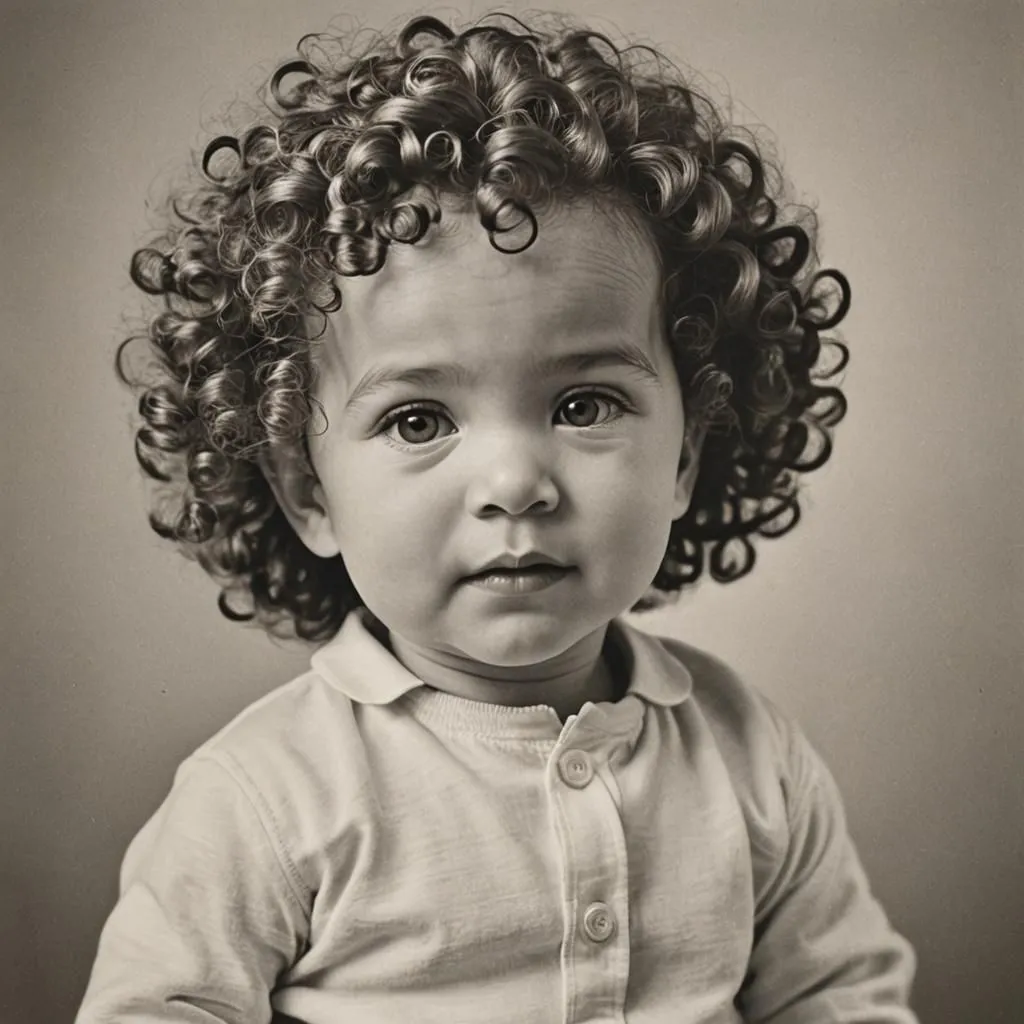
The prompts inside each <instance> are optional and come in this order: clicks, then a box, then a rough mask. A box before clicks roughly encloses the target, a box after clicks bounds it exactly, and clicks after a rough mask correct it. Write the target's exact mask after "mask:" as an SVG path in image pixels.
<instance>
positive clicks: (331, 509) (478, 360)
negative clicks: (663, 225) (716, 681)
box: [302, 207, 693, 666]
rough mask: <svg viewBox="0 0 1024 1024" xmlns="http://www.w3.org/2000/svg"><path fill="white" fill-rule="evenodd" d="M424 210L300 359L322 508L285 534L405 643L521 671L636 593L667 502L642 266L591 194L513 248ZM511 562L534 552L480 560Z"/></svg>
mask: <svg viewBox="0 0 1024 1024" xmlns="http://www.w3.org/2000/svg"><path fill="white" fill-rule="evenodd" d="M444 225H445V231H444V232H443V233H432V234H431V235H430V236H428V239H427V240H425V241H424V242H423V243H420V244H417V245H415V246H404V245H393V246H392V247H391V249H390V250H389V254H388V260H387V263H386V265H385V266H384V268H383V269H382V270H381V271H380V272H379V273H377V274H374V275H370V276H367V277H361V278H344V279H342V281H341V289H342V296H343V303H342V308H341V310H340V311H339V312H338V313H336V314H334V315H333V316H332V317H331V321H330V324H329V328H328V332H327V334H326V336H325V338H324V342H323V345H324V347H323V350H322V351H321V352H320V355H319V357H318V358H319V374H320V375H319V381H318V384H317V388H316V397H317V398H318V399H319V401H320V402H321V403H322V405H323V409H324V412H325V413H326V417H327V420H328V423H329V426H328V428H327V430H326V432H324V433H321V434H316V433H313V434H311V436H310V439H309V444H310V451H311V457H312V461H313V466H314V469H315V470H316V473H317V475H318V477H319V485H318V487H317V488H316V490H315V492H314V493H315V503H316V505H317V507H318V509H319V510H321V511H314V514H313V517H312V520H311V521H309V522H308V524H307V526H306V528H305V529H304V530H303V531H302V532H303V536H304V539H306V541H307V543H308V544H309V545H310V547H312V548H313V549H314V550H315V551H317V553H318V554H321V555H324V556H329V555H333V554H334V553H336V552H338V551H340V553H341V554H342V556H343V558H344V561H345V565H346V567H347V569H348V572H349V574H350V575H351V577H352V581H353V582H354V584H355V586H356V589H357V590H358V591H359V594H360V595H361V597H362V598H363V600H364V601H365V603H366V605H367V607H368V608H369V609H370V610H371V611H372V612H373V613H374V614H375V615H376V616H377V617H378V618H379V619H380V620H381V621H382V622H384V624H385V625H386V626H387V627H388V628H389V629H391V630H392V631H393V632H396V633H398V634H399V635H400V636H401V637H403V638H404V639H406V640H407V641H409V642H410V643H414V644H417V645H420V646H421V647H426V648H428V649H433V650H436V651H445V652H450V653H456V654H458V655H461V656H463V657H466V658H468V659H471V661H475V662H478V663H483V664H486V665H492V666H524V665H532V664H536V663H538V662H540V661H544V660H547V659H550V658H553V657H557V656H558V655H559V654H562V653H563V652H565V651H567V650H568V649H569V648H570V647H572V646H573V645H574V644H576V643H578V642H579V641H581V640H582V639H583V638H585V637H586V636H588V635H590V634H591V633H593V632H594V631H595V630H599V629H603V628H604V626H605V625H606V624H607V623H608V621H609V620H610V619H612V618H613V617H614V616H616V615H618V614H620V613H621V612H623V611H625V610H626V609H627V608H629V607H630V605H632V604H633V603H634V602H635V601H636V600H637V599H638V598H639V597H640V596H641V595H642V594H643V593H644V592H645V591H646V589H647V587H648V585H649V584H650V582H651V579H652V578H653V576H654V574H655V573H656V571H657V569H658V566H659V564H660V562H661V559H662V557H663V555H664V552H665V547H666V544H667V541H668V533H669V528H670V524H671V522H672V520H673V519H675V518H677V517H678V516H680V515H681V514H682V513H683V512H684V511H685V509H686V505H687V501H688V498H689V488H690V484H691V483H692V479H691V478H692V476H693V473H692V471H690V472H688V473H686V474H684V476H683V477H680V476H679V475H678V474H677V469H678V466H679V461H680V456H681V453H682V450H683V444H684V423H683V409H682V402H681V396H680V390H679V383H678V380H677V377H676V373H675V370H674V368H673V366H672V361H671V356H670V353H669V351H668V347H667V345H666V342H665V340H664V338H663V335H662V331H661V327H660V315H659V310H658V305H657V294H658V290H659V287H660V278H659V272H658V267H657V263H656V259H655V256H654V253H653V249H652V248H651V247H650V243H648V242H647V241H646V240H644V239H643V238H642V237H641V236H640V235H639V233H638V232H636V231H635V230H634V229H632V228H628V227H624V225H623V224H622V223H621V221H620V220H619V219H615V220H613V219H610V218H609V217H608V216H607V215H606V214H604V213H601V212H598V211H596V210H594V209H592V208H583V207H580V208H565V207H562V208H560V209H558V210H556V211H555V212H553V213H552V214H551V215H549V216H547V217H543V218H540V234H539V237H538V238H537V240H536V242H535V243H534V244H533V245H532V246H531V247H530V248H529V249H527V250H526V251H525V252H522V253H519V254H516V255H506V254H502V253H500V252H497V251H495V249H494V248H493V247H492V246H491V244H490V242H489V240H488V238H487V235H486V233H485V232H484V230H483V229H482V228H481V227H480V225H479V222H478V220H477V217H476V214H475V213H473V212H458V211H454V210H447V209H446V210H445V212H444ZM321 426H322V423H321ZM321 512H322V515H321ZM521 556H530V559H531V560H533V561H537V562H541V563H545V564H546V565H547V568H546V569H545V568H544V567H543V566H542V567H540V568H535V569H532V570H531V571H528V572H524V573H521V574H510V573H509V572H507V571H506V572H505V573H502V572H501V571H500V570H499V571H496V572H495V573H494V574H492V575H490V576H486V575H485V576H481V575H480V573H481V571H482V570H484V569H485V568H486V567H487V566H488V564H489V563H491V562H492V561H494V560H498V561H499V562H504V564H505V565H506V566H511V565H513V564H514V562H515V560H516V559H517V558H519V557H521Z"/></svg>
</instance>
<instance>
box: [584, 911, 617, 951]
mask: <svg viewBox="0 0 1024 1024" xmlns="http://www.w3.org/2000/svg"><path fill="white" fill-rule="evenodd" d="M583 930H584V932H586V934H587V938H588V939H592V940H593V941H594V942H607V941H608V940H609V939H610V938H611V937H612V936H613V935H614V934H615V915H614V914H613V913H612V908H611V907H609V906H608V904H607V903H591V904H590V906H589V907H587V912H586V913H585V914H584V915H583Z"/></svg>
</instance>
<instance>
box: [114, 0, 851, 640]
mask: <svg viewBox="0 0 1024 1024" xmlns="http://www.w3.org/2000/svg"><path fill="white" fill-rule="evenodd" d="M495 18H497V20H498V21H499V22H500V24H496V23H494V21H495ZM540 20H541V21H544V27H543V28H542V29H531V28H528V27H527V26H526V25H524V24H523V23H522V22H521V21H519V20H518V19H516V18H513V17H510V16H508V15H498V16H488V17H487V18H485V19H483V20H482V21H480V22H478V23H476V24H475V25H473V26H472V27H470V28H468V29H466V30H465V31H462V32H459V33H455V32H453V31H452V30H451V29H449V28H448V27H447V26H446V25H444V24H442V23H441V22H440V21H438V20H436V19H435V18H431V17H418V18H415V19H414V20H412V21H410V22H409V23H408V24H406V25H405V27H404V28H403V29H402V30H401V31H400V32H398V33H397V35H396V36H394V37H392V38H389V39H386V40H382V39H379V38H378V39H376V40H375V41H373V42H372V43H371V45H370V46H368V47H366V48H365V49H363V50H362V51H361V52H360V53H358V54H354V53H351V52H346V50H345V44H344V42H343V41H342V40H339V39H337V38H333V37H329V36H324V35H316V36H307V37H304V38H303V39H302V40H301V41H300V43H299V47H298V52H299V54H300V59H298V60H291V61H288V62H287V63H285V64H283V65H281V66H280V67H279V68H278V70H277V72H276V73H275V74H274V75H273V77H272V79H271V80H270V83H269V87H268V88H269V93H270V96H269V97H268V104H267V107H268V110H269V115H268V117H267V118H265V123H260V124H257V125H256V126H255V127H251V128H249V129H248V130H247V131H245V132H243V133H242V134H240V135H238V136H237V137H235V136H221V137H219V138H217V139H214V140H213V142H211V143H210V145H209V146H208V147H207V149H206V152H205V154H204V156H203V159H202V178H201V179H199V178H198V177H197V178H196V180H195V182H194V183H193V184H192V185H190V186H189V187H188V188H187V189H186V190H184V192H183V193H182V194H178V195H176V196H175V197H174V199H173V202H172V203H171V211H172V212H171V213H170V214H169V216H168V221H169V224H170V226H169V227H168V228H167V230H166V231H165V232H164V233H163V234H162V235H161V236H160V238H159V239H157V240H155V241H154V242H153V243H152V244H151V245H150V246H147V247H146V248H143V249H140V250H138V251H137V252H136V253H135V254H134V256H133V259H132V264H131V276H132V280H133V281H134V282H135V284H136V285H137V286H138V287H139V288H141V289H142V290H143V291H145V292H147V293H149V294H152V295H158V296H162V297H163V300H164V302H163V306H162V308H161V309H160V310H159V311H158V312H156V313H155V314H154V315H152V316H151V317H150V318H149V319H148V321H147V324H146V329H145V330H144V331H142V332H140V333H138V334H136V335H134V336H133V337H130V338H128V339H127V340H126V341H125V342H123V343H122V345H121V346H120V348H119V349H118V357H117V368H118V372H119V374H120V376H121V378H122V380H124V381H125V382H126V383H128V384H130V385H132V386H133V387H135V388H137V389H138V390H139V392H140V399H139V413H140V415H141V418H142V421H143V422H142V424H141V425H140V426H139V429H138V430H137V433H136V441H135V450H136V454H137V457H138V461H139V462H140V464H141V465H142V467H143V469H144V470H145V471H146V472H147V473H148V474H149V475H150V476H151V477H153V478H155V479H156V480H158V481H161V482H162V484H163V485H165V486H163V487H161V488H160V492H159V494H158V495H157V497H156V500H155V502H154V510H153V512H152V513H151V515H150V522H151V523H152V526H153V528H154V529H155V530H156V531H157V533H159V534H160V535H161V536H162V537H166V538H169V539H172V540H173V541H175V542H176V543H177V544H178V545H180V547H181V548H182V550H184V551H185V553H186V554H188V555H189V556H191V557H193V558H195V559H196V560H198V561H199V563H200V564H201V565H202V566H203V567H204V568H205V569H206V570H207V571H208V572H209V573H210V574H211V575H212V576H214V578H215V579H217V580H218V582H219V583H220V585H221V593H220V597H219V602H218V603H219V605H220V608H221V610H222V611H223V612H224V614H226V615H227V616H229V617H230V618H233V619H236V620H253V619H255V620H257V621H259V622H260V623H261V624H263V625H264V626H265V627H267V628H268V629H270V630H271V631H272V632H275V633H277V634H281V635H283V634H290V633H292V632H293V631H294V633H295V634H297V635H298V636H299V637H301V638H303V639H306V640H321V639H325V638H327V637H330V636H331V635H333V634H334V633H335V632H336V630H337V629H338V627H339V626H340V624H341V622H342V620H343V619H344V618H345V616H346V614H347V613H348V612H349V611H350V610H352V609H353V608H355V607H357V606H359V605H361V604H362V601H361V599H360V597H359V595H358V594H357V593H356V591H355V588H354V587H353V585H352V582H351V580H350V579H349V577H348V574H347V572H346V571H345V567H344V564H343V563H342V560H341V558H340V557H336V558H332V559H322V558H319V557H318V556H316V555H314V554H312V553H311V552H310V551H309V550H308V549H307V548H306V547H305V545H304V544H303V543H302V542H301V541H300V539H299V537H298V536H297V535H296V534H295V532H294V531H293V530H292V528H291V526H290V525H289V523H288V521H287V520H286V518H285V516H284V514H283V512H282V511H281V509H280V507H279V506H278V504H277V502H276V501H275V498H274V495H273V493H272V491H271V488H270V486H269V485H268V483H267V480H266V478H265V477H264V474H263V472H262V471H261V469H260V456H261V454H265V453H266V451H267V446H281V448H282V450H286V451H291V452H299V453H300V454H302V456H303V458H304V459H306V465H307V466H308V451H307V449H306V448H305V435H306V431H307V429H308V428H309V424H310V422H311V416H312V414H313V411H314V405H315V403H314V400H313V399H312V397H311V386H312V383H313V372H314V370H313V365H312V360H311V347H312V344H313V342H314V341H315V336H316V335H315V332H314V330H313V328H312V327H311V324H315V323H316V321H317V318H318V317H322V316H323V315H325V314H326V313H329V312H331V311H333V310H336V309H337V308H338V307H339V306H340V303H341V301H342V295H341V290H340V289H339V287H338V284H337V281H338V277H339V275H340V276H341V277H345V276H351V275H360V274H372V273H374V272H375V271H377V270H378V269H380V267H381V266H382V265H383V263H384V261H385V259H386V257H387V252H388V247H389V246H390V245H391V244H392V243H395V242H400V243H414V242H416V241H418V240H419V239H421V238H423V237H424V235H425V234H426V232H427V231H428V230H429V229H430V227H431V225H432V224H433V223H435V222H436V221H438V220H439V219H440V216H441V212H440V211H441V204H440V199H441V198H442V197H443V196H446V195H450V196H456V197H461V198H463V199H464V200H467V201H470V200H472V201H475V206H476V210H477V213H478V215H479V220H480V224H481V226H482V228H483V229H484V230H486V231H487V232H488V234H489V237H490V240H491V244H492V245H494V246H495V247H496V248H498V249H503V246H502V245H501V242H502V236H503V234H505V233H506V232H507V231H508V230H509V228H508V226H507V225H508V223H509V221H510V220H511V221H512V222H517V221H518V222H519V224H520V226H522V224H523V223H524V221H525V223H526V224H527V225H528V226H530V228H531V231H532V233H531V238H530V241H529V242H527V243H526V245H529V244H530V242H532V240H533V237H535V235H536V231H537V220H536V215H535V211H536V210H538V209H540V208H541V207H544V206H548V205H550V204H551V203H552V202H553V201H571V200H572V199H573V198H574V197H580V196H591V197H597V198H599V199H601V200H603V201H606V202H607V204H608V205H609V207H610V208H614V209H619V210H627V211H630V213H631V215H632V216H633V217H634V219H635V220H638V221H639V223H641V224H642V225H645V226H646V229H647V231H648V234H649V235H650V237H651V238H652V239H653V240H654V242H655V246H656V249H657V253H658V256H659V259H660V265H661V268H662V275H663V280H662V300H663V302H662V304H663V309H664V318H665V319H664V322H665V331H666V336H667V338H668V341H669V344H670V347H671V351H672V354H673V358H674V362H675V367H676V370H677V372H678V375H679V380H680V384H681V387H682V393H683V400H684V404H685V407H686V411H687V415H688V416H689V417H690V418H691V419H695V420H696V422H698V423H700V424H701V425H703V427H704V428H705V429H706V430H707V435H706V438H705V442H704V445H703V450H702V453H701V464H700V467H699V472H698V476H697V480H696V484H695V488H694V492H693V497H692V502H691V505H690V508H689V511H688V512H687V513H686V514H685V515H684V516H683V517H682V518H681V519H679V520H678V521H677V522H675V523H674V524H673V526H672V530H671V535H670V540H669V543H668V548H667V550H666V552H665V557H664V559H663V562H662V565H661V567H660V569H659V571H658V573H657V575H656V576H655V578H654V580H653V581H652V588H651V590H650V592H649V594H648V595H647V596H645V598H644V599H643V600H642V601H641V602H640V603H639V604H638V605H637V606H636V609H641V608H649V607H653V606H654V605H655V604H658V603H661V600H663V599H664V598H665V596H666V595H669V594H672V593H675V592H677V591H678V590H679V589H680V588H681V587H682V586H683V585H686V584H691V583H694V582H695V581H697V580H698V578H699V577H700V576H701V575H702V574H703V573H704V571H705V570H707V571H708V572H709V573H710V575H711V577H712V578H714V579H716V580H720V581H727V580H733V579H736V578H738V577H740V576H743V575H745V574H746V573H747V572H749V571H750V569H751V568H752V566H753V564H754V557H755V552H754V548H753V545H752V539H753V538H754V536H755V535H761V536H765V537H774V536H779V535H781V534H783V533H786V532H788V531H789V530H790V529H792V527H793V526H794V525H795V524H796V522H797V520H798V518H799V513H800V506H799V503H798V497H797V482H798V477H799V475H800V474H802V473H806V472H810V471H811V470H813V469H816V468H817V467H819V466H821V465H822V464H823V463H824V462H825V461H826V460H827V459H828V457H829V454H830V452H831V428H832V427H833V426H834V425H835V424H836V423H838V421H839V420H840V419H841V418H842V417H843V415H844V413H845V411H846V402H845V399H844V396H843V394H842V391H841V390H840V389H839V387H837V386H836V385H835V382H834V381H833V380H832V378H834V377H835V376H836V374H838V373H839V372H840V371H841V370H842V368H843V367H844V366H845V364H846V359H847V349H846V346H845V345H844V344H842V343H841V342H839V341H836V340H834V339H822V337H821V333H822V331H825V330H828V329H830V328H832V327H834V326H835V325H836V324H837V323H839V321H840V320H841V319H842V318H843V317H844V316H845V315H846V312H847V309H848V307H849V286H848V284H847V282H846V279H845V277H844V276H843V275H842V274H840V273H839V272H838V271H836V270H818V271H815V270H814V267H815V264H816V254H815V247H814V238H815V234H816V218H815V216H814V214H813V212H812V211H810V210H808V209H807V208H804V207H801V208H799V209H800V211H801V216H800V217H795V216H790V217H789V218H788V220H787V222H785V223H780V216H781V214H782V211H783V208H784V203H783V189H784V181H783V179H782V176H781V173H780V172H779V170H778V167H777V165H776V164H775V163H773V162H772V160H770V159H769V158H768V157H767V156H766V155H765V147H764V145H763V144H760V143H758V142H757V140H756V139H755V138H754V136H753V135H752V134H751V133H749V132H746V131H744V130H743V129H739V128H736V127H734V126H732V125H731V124H729V122H728V120H727V119H726V118H725V117H724V116H723V114H722V113H721V112H720V111H719V110H718V109H717V108H716V107H715V106H714V105H713V104H712V103H711V102H710V101H709V100H708V99H706V98H704V97H703V96H701V95H700V94H699V93H698V92H697V91H695V89H694V88H693V87H692V86H691V85H689V84H688V83H687V82H686V80H684V78H683V75H682V73H681V72H680V71H679V70H678V69H676V68H675V67H674V66H673V65H671V64H670V62H669V61H668V60H667V59H665V58H664V57H663V56H662V55H661V54H659V53H658V52H657V51H655V50H653V49H651V48H649V47H646V46H628V47H624V48H619V47H616V46H615V45H614V44H613V43H612V42H611V41H610V40H609V39H608V38H607V37H605V36H604V35H601V34H598V33H595V32H592V31H589V30H587V29H586V28H580V27H575V26H572V25H570V24H568V23H567V22H566V21H564V20H562V19H559V18H555V17H554V16H551V17H550V18H543V17H542V18H541V19H540ZM288 78H291V80H292V82H293V83H294V84H293V85H292V87H291V88H290V89H288V90H286V89H285V88H284V81H285V79H288ZM229 155H230V157H231V159H230V161H228V166H225V158H226V157H227V156H229ZM215 171H218V172H219V173H215ZM788 208H790V209H794V207H788ZM524 247H525V246H521V247H519V248H524ZM503 251H519V249H513V248H508V249H503ZM135 341H142V342H146V341H148V343H149V344H148V345H147V346H146V351H147V353H149V355H150V360H149V363H148V365H147V366H146V367H145V368H139V367H136V370H135V371H131V370H130V369H129V367H128V362H127V358H126V357H127V351H126V350H127V348H128V346H129V345H130V344H131V343H132V342H135ZM153 355H155V356H156V359H155V361H154V360H153V359H152V356H153ZM636 609H635V610H636Z"/></svg>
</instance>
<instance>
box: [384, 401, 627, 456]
mask: <svg viewBox="0 0 1024 1024" xmlns="http://www.w3.org/2000/svg"><path fill="white" fill-rule="evenodd" d="M578 398H600V399H602V400H604V401H605V402H608V403H609V404H610V405H611V406H613V407H614V408H613V409H612V412H611V413H610V414H609V416H608V417H607V418H606V419H605V420H603V421H602V422H601V423H594V424H591V425H590V426H585V427H576V428H575V429H576V430H599V429H600V428H602V427H605V426H607V425H608V424H609V423H614V422H615V421H616V420H619V419H621V418H622V416H623V415H624V414H625V413H635V412H636V407H635V406H634V405H633V404H632V403H631V402H629V401H627V400H626V398H625V397H624V396H622V395H620V394H615V393H612V392H609V391H603V390H600V389H598V388H588V389H585V390H580V391H571V392H569V394H567V395H565V396H564V397H563V398H562V400H561V401H560V402H559V403H558V408H559V409H562V408H564V406H565V405H566V404H567V403H569V402H571V401H573V400H574V399H578ZM416 412H427V413H432V414H433V415H436V416H438V417H441V418H444V419H448V420H449V422H450V421H451V418H450V417H449V416H448V414H447V413H446V412H445V411H444V409H443V408H442V407H441V406H439V405H436V404H435V403H432V402H410V403H409V404H408V405H402V406H399V407H398V408H397V409H392V410H391V411H390V412H389V413H388V414H387V415H386V416H385V417H384V418H383V419H382V420H381V422H380V425H379V426H378V427H377V429H376V430H375V432H374V433H375V434H377V435H379V436H380V438H381V439H382V440H383V441H385V442H386V443H387V444H389V445H391V446H392V447H393V448H398V449H400V450H402V451H408V450H409V449H412V448H423V447H425V446H426V445H428V444H430V443H431V441H436V440H439V439H438V438H431V439H430V441H423V442H422V443H420V444H415V443H412V442H409V441H398V440H395V438H393V437H391V436H390V435H389V434H388V431H389V430H390V429H391V428H392V427H394V426H395V425H396V424H397V423H398V422H399V421H400V420H401V419H402V417H403V416H408V415H409V414H410V413H416ZM453 425H454V424H453ZM568 425H569V426H572V424H568ZM452 433H455V431H452ZM444 436H445V437H450V436H451V435H450V434H445V435H444Z"/></svg>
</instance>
